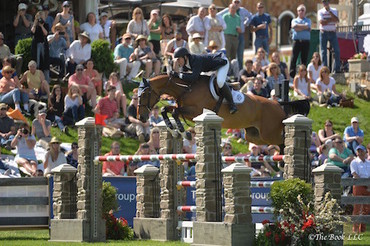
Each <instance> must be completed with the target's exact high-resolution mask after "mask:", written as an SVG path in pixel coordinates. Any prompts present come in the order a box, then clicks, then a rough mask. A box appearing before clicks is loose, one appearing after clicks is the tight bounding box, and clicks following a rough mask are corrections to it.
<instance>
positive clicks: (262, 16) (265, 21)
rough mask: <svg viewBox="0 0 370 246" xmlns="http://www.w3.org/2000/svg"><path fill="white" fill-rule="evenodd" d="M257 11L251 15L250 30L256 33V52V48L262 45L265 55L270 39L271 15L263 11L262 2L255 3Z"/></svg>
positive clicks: (267, 51)
mask: <svg viewBox="0 0 370 246" xmlns="http://www.w3.org/2000/svg"><path fill="white" fill-rule="evenodd" d="M257 11H258V12H257V13H256V14H255V15H253V17H252V21H251V23H250V27H251V31H252V32H255V33H256V40H255V41H254V47H255V50H256V53H257V50H258V48H260V47H263V49H264V50H265V51H266V53H267V56H268V54H269V49H270V47H269V46H270V44H271V41H272V26H271V17H270V15H269V14H267V13H265V6H264V4H263V2H259V3H257ZM269 31H270V34H269Z"/></svg>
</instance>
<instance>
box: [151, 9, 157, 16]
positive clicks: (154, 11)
mask: <svg viewBox="0 0 370 246" xmlns="http://www.w3.org/2000/svg"><path fill="white" fill-rule="evenodd" d="M150 14H151V15H152V14H157V15H159V10H158V9H153V10H152V11H150Z"/></svg>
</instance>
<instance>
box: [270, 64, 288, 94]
mask: <svg viewBox="0 0 370 246" xmlns="http://www.w3.org/2000/svg"><path fill="white" fill-rule="evenodd" d="M266 80H267V86H266V89H267V91H268V93H270V92H271V90H273V89H275V85H280V84H282V83H283V81H284V76H283V75H282V74H281V72H280V68H279V67H278V65H276V63H275V62H271V63H270V64H269V65H268V68H267V78H266Z"/></svg>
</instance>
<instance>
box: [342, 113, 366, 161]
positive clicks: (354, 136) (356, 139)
mask: <svg viewBox="0 0 370 246" xmlns="http://www.w3.org/2000/svg"><path fill="white" fill-rule="evenodd" d="M343 140H344V141H345V142H346V145H347V148H349V149H350V150H351V151H352V152H353V153H354V154H355V150H356V148H357V146H359V145H360V144H362V142H363V141H364V131H363V130H361V128H360V126H359V121H358V118H357V117H352V119H351V126H347V127H346V129H344V133H343Z"/></svg>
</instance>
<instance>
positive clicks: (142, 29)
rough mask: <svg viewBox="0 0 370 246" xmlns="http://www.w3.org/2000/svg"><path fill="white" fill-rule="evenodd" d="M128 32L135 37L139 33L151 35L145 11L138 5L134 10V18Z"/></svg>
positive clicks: (129, 24) (146, 35) (128, 26)
mask: <svg viewBox="0 0 370 246" xmlns="http://www.w3.org/2000/svg"><path fill="white" fill-rule="evenodd" d="M126 33H129V34H130V35H131V36H132V37H134V39H136V38H137V37H138V36H139V35H143V36H145V37H148V36H149V33H150V32H149V28H148V23H147V22H146V21H145V19H144V15H143V11H142V10H141V8H139V7H136V8H135V9H134V11H133V12H132V20H130V22H129V23H128V25H127V30H126Z"/></svg>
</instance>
